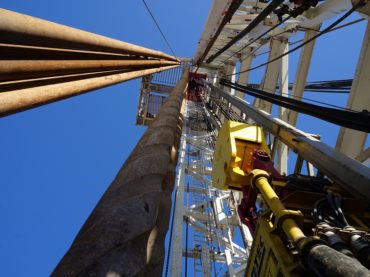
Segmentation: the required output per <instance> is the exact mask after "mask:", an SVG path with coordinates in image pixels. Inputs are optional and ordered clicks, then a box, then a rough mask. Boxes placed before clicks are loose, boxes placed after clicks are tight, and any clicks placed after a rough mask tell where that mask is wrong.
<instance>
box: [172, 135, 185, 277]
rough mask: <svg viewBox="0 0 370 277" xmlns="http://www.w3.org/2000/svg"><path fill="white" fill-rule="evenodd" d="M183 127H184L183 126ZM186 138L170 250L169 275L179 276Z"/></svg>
mask: <svg viewBox="0 0 370 277" xmlns="http://www.w3.org/2000/svg"><path fill="white" fill-rule="evenodd" d="M184 129H185V128H184ZM185 157H186V139H185V137H184V136H182V138H181V144H180V149H179V165H178V168H179V169H178V173H177V176H176V183H175V184H176V195H175V197H176V205H175V207H174V209H175V214H174V218H173V219H172V220H173V233H172V250H171V268H170V273H171V276H181V270H182V246H183V216H184V186H185V168H186V162H185Z"/></svg>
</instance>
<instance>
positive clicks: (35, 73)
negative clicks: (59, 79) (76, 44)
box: [0, 60, 178, 85]
mask: <svg viewBox="0 0 370 277" xmlns="http://www.w3.org/2000/svg"><path fill="white" fill-rule="evenodd" d="M177 64H178V63H177V62H173V61H167V60H2V61H0V81H9V80H22V79H31V78H36V77H47V76H56V75H58V74H59V75H67V74H68V73H74V72H78V73H83V72H96V71H102V70H113V69H144V68H152V67H157V66H168V65H177ZM0 85H1V83H0Z"/></svg>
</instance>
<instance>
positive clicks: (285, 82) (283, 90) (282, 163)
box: [276, 41, 289, 175]
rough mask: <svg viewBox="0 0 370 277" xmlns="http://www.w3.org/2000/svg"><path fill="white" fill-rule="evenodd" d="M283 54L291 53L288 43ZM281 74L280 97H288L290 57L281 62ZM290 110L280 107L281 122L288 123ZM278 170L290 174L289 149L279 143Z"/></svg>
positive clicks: (282, 46)
mask: <svg viewBox="0 0 370 277" xmlns="http://www.w3.org/2000/svg"><path fill="white" fill-rule="evenodd" d="M281 48H282V54H285V53H287V52H288V51H289V44H288V41H286V42H285V43H282V44H281ZM280 62H281V72H280V95H282V96H288V94H289V55H286V56H284V57H283V58H282V59H281V60H280ZM287 113H288V110H287V109H286V108H284V107H281V106H279V117H280V119H281V120H283V121H285V122H288V114H287ZM276 168H277V170H278V171H279V172H280V174H286V175H287V174H288V147H287V146H286V145H285V144H283V143H279V144H278V147H277V162H276Z"/></svg>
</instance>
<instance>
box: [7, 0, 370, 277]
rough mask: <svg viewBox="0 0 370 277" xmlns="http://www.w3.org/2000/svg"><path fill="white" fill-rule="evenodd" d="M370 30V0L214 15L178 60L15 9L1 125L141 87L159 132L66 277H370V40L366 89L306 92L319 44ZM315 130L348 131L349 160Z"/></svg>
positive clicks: (136, 153)
mask: <svg viewBox="0 0 370 277" xmlns="http://www.w3.org/2000/svg"><path fill="white" fill-rule="evenodd" d="M369 15H370V4H369V3H368V1H366V0H352V1H351V0H325V1H317V0H286V1H284V0H271V1H262V0H257V1H247V0H228V1H218V0H215V1H212V6H211V8H210V11H209V15H208V18H207V21H206V23H205V26H204V29H203V32H202V34H201V38H200V41H199V44H198V45H197V48H196V52H195V55H194V57H193V58H178V57H174V56H171V55H168V54H165V53H162V52H160V51H156V50H152V49H148V48H144V47H141V46H137V45H133V44H129V43H126V42H122V41H118V40H114V39H111V38H107V37H103V36H100V35H96V34H92V33H88V32H85V31H82V30H77V29H74V28H71V27H67V26H63V25H60V24H56V23H52V22H49V21H45V20H42V19H38V18H34V17H31V16H26V15H23V14H19V13H15V12H12V11H7V10H3V9H1V10H0V17H1V19H0V32H1V33H2V34H3V36H2V38H3V40H2V43H1V45H0V47H1V48H2V50H3V54H2V55H3V56H4V58H3V60H2V61H1V63H0V66H1V82H0V87H1V88H2V91H1V93H0V115H1V116H10V115H12V114H15V113H17V112H20V111H25V110H28V109H31V108H35V107H38V106H41V105H44V104H48V103H51V102H55V101H59V100H63V99H65V98H69V97H73V96H76V95H80V94H83V93H87V92H89V91H92V90H96V89H99V88H102V87H106V86H109V85H113V84H117V83H120V82H124V81H128V80H131V79H134V78H138V77H142V80H141V86H140V95H139V101H138V103H137V114H136V124H137V125H141V126H147V127H148V129H147V130H146V132H145V134H144V135H143V137H142V138H141V139H140V141H139V142H138V144H137V146H136V147H135V149H134V150H133V152H132V153H131V155H130V156H129V158H128V159H127V161H126V162H125V163H124V165H123V166H122V168H121V169H120V171H119V173H118V174H117V176H116V178H115V179H114V181H113V182H112V184H111V185H110V186H109V187H108V189H107V191H106V192H105V193H104V195H103V196H102V198H101V200H100V201H99V202H98V204H97V206H96V207H95V209H94V210H93V211H92V213H91V214H90V216H89V217H88V219H87V221H86V222H85V224H84V225H83V227H82V228H81V230H80V232H79V233H78V235H77V237H76V238H75V240H74V241H73V243H72V245H71V247H70V249H69V250H68V251H67V253H66V254H65V256H64V257H63V258H62V260H61V261H60V263H59V264H58V265H57V266H56V268H55V270H54V271H53V273H52V276H176V277H177V276H248V277H249V276H253V277H255V276H260V277H262V276H266V277H267V276H275V277H282V276H286V277H288V276H343V277H349V276H370V233H369V232H370V202H369V201H370V169H369V161H370V150H369V148H365V145H366V141H367V135H368V133H369V130H370V123H369V122H370V113H369V109H370V96H369V95H370V94H369V93H368V91H367V90H368V88H369V87H370V80H369V78H368V76H369V73H370V46H369V45H370V25H367V28H366V31H365V34H364V39H363V44H362V48H361V52H360V53H359V59H358V62H357V68H356V72H355V73H354V77H353V79H348V80H334V81H317V82H311V83H309V82H307V75H308V72H309V68H310V63H311V58H312V54H313V51H314V48H315V42H316V39H319V37H321V36H325V35H327V34H328V33H330V32H335V31H337V30H340V29H342V28H345V27H347V26H349V25H352V24H356V23H358V22H360V21H368V16H369ZM353 16H360V18H359V19H356V20H353V21H350V22H346V23H344V21H345V20H346V19H347V18H352V17H353ZM326 23H327V24H326ZM367 24H369V23H368V22H367ZM323 26H326V27H323ZM300 36H302V37H303V39H302V40H298V41H294V42H293V41H292V40H291V39H292V38H294V37H300ZM266 50H267V52H266ZM296 51H300V54H299V58H298V59H299V60H298V63H297V64H298V66H297V70H296V72H295V76H294V82H293V83H292V84H290V83H289V68H288V64H289V63H288V57H289V55H290V54H291V53H293V52H296ZM266 53H267V54H268V59H267V61H266V62H264V63H262V64H259V65H254V64H252V62H253V60H254V59H255V58H256V57H257V56H258V55H261V54H266ZM344 55H345V53H344ZM258 68H264V69H265V71H264V76H263V78H262V82H261V83H260V84H252V83H250V82H249V77H250V75H251V74H252V72H253V71H254V70H255V69H258ZM305 91H316V92H338V91H340V92H347V93H349V97H348V103H347V107H346V109H339V108H338V107H332V106H331V107H323V106H320V105H317V104H312V103H308V102H307V101H304V97H303V94H304V92H305ZM246 95H248V96H249V97H253V102H252V103H249V102H248V101H246V97H245V96H246ZM273 107H278V115H277V116H275V115H274V114H273ZM300 114H306V115H309V116H312V117H315V118H316V119H320V120H325V121H328V122H330V123H333V124H336V125H338V126H340V132H339V135H338V139H337V143H336V146H335V147H332V146H329V145H327V144H325V143H323V142H321V137H320V135H317V134H310V133H307V132H306V131H305V130H304V129H303V130H300V129H298V128H296V124H297V118H298V115H300ZM288 158H289V159H290V160H292V159H294V160H295V164H294V166H293V168H288ZM290 167H291V166H290ZM304 167H305V168H304ZM166 238H167V239H166Z"/></svg>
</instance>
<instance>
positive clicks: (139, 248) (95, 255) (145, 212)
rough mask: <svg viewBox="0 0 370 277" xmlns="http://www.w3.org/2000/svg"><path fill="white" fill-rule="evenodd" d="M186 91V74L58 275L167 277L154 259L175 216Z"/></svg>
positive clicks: (83, 228) (78, 236)
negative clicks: (171, 200) (172, 198)
mask: <svg viewBox="0 0 370 277" xmlns="http://www.w3.org/2000/svg"><path fill="white" fill-rule="evenodd" d="M186 87H187V74H186V73H185V74H184V75H183V77H182V78H181V80H180V81H179V83H178V84H177V85H176V87H175V88H174V89H173V91H172V93H171V95H170V96H169V97H168V100H167V101H166V102H165V103H164V104H163V106H162V108H161V110H160V112H159V113H158V115H157V117H156V118H155V119H154V121H153V122H152V124H151V125H150V126H149V128H148V130H147V131H146V132H145V134H144V135H143V137H142V138H141V139H140V141H139V142H138V144H137V145H136V147H135V149H134V150H133V152H132V153H131V154H130V156H129V157H128V159H127V160H126V162H125V163H124V165H123V166H122V168H121V169H120V171H119V172H118V174H117V176H116V178H115V179H114V181H113V182H112V184H111V185H110V187H109V188H108V189H107V191H106V192H105V193H104V195H103V197H102V198H101V200H100V201H99V203H98V204H97V206H96V207H95V209H94V211H93V212H92V213H91V215H90V216H89V218H88V219H87V221H86V222H85V224H84V225H83V227H82V228H81V230H80V231H79V233H78V235H77V237H76V239H75V240H74V242H73V244H72V246H71V248H70V249H69V250H68V252H67V253H66V255H65V256H64V257H63V258H62V260H61V261H60V263H59V264H58V266H57V267H56V269H55V270H54V272H53V273H52V276H108V273H110V274H112V275H117V276H149V275H150V276H161V272H160V271H159V272H158V268H159V267H160V264H161V262H160V261H153V255H155V254H156V253H158V252H157V251H158V245H160V244H161V245H163V244H164V236H163V235H162V236H159V237H158V236H156V232H157V231H160V230H159V229H158V228H163V226H164V224H165V222H166V220H164V218H163V217H169V212H170V211H169V210H170V207H169V206H168V204H167V205H163V201H165V202H166V201H167V203H168V194H170V192H169V191H170V190H172V188H171V189H169V185H170V186H172V187H173V174H174V171H175V163H174V162H173V161H174V160H175V159H174V158H173V156H174V153H173V152H174V149H178V143H179V139H178V137H179V129H181V125H180V124H179V118H180V107H181V104H182V101H183V99H184V94H185V90H186ZM176 144H177V145H176ZM175 151H176V150H175ZM171 156H172V158H171ZM171 175H172V177H171ZM169 176H170V177H169ZM168 182H170V183H171V184H169V183H168ZM166 190H169V191H167V192H165V191H166ZM164 194H165V195H167V199H164V198H163V197H164ZM164 210H166V211H165V212H164V213H163V211H164ZM159 212H161V213H159ZM163 220H164V221H165V222H162V221H163ZM159 226H161V227H159ZM164 231H165V230H161V231H160V233H162V234H163V232H164ZM159 252H161V251H159ZM154 258H155V257H154ZM162 263H163V261H162ZM153 269H154V270H153ZM155 269H157V270H155ZM152 273H153V274H152Z"/></svg>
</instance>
